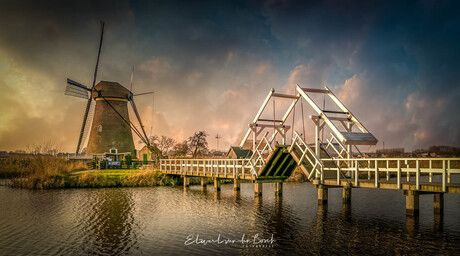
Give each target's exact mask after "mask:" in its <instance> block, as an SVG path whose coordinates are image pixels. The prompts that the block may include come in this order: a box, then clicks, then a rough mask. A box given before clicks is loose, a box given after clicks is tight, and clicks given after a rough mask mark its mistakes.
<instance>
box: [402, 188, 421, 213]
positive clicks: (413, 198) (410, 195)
mask: <svg viewBox="0 0 460 256" xmlns="http://www.w3.org/2000/svg"><path fill="white" fill-rule="evenodd" d="M404 194H405V195H406V215H409V216H415V215H418V212H419V193H418V192H417V191H413V190H406V191H404Z"/></svg>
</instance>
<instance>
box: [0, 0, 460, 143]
mask: <svg viewBox="0 0 460 256" xmlns="http://www.w3.org/2000/svg"><path fill="white" fill-rule="evenodd" d="M459 11H460V4H459V3H458V2H457V1H290V0H267V1H123V0H120V1H89V0H88V1H5V0H0V150H8V151H9V150H16V149H25V148H26V147H27V145H32V144H40V143H43V142H44V141H53V142H55V143H57V144H59V145H61V146H62V148H63V150H64V151H68V152H73V151H74V150H75V148H76V144H77V141H78V135H79V131H80V128H81V122H82V119H83V114H84V110H85V105H86V101H85V100H84V99H79V98H75V97H70V96H66V95H64V90H65V86H66V78H71V79H73V80H75V81H78V82H80V83H82V84H86V85H91V83H92V77H93V72H94V66H95V63H96V57H97V50H98V44H99V37H100V21H101V20H103V21H104V22H105V25H106V26H105V34H104V43H103V46H102V54H101V60H100V64H99V72H98V77H97V80H98V81H100V80H107V81H117V82H119V83H121V84H122V85H124V86H125V87H127V88H128V89H129V88H130V86H131V85H130V84H131V82H130V78H131V70H132V67H133V66H134V69H135V72H134V80H133V92H134V93H141V92H146V91H152V90H153V91H154V92H155V93H154V95H153V96H152V95H149V96H139V97H137V98H136V99H135V101H136V104H137V107H138V109H139V112H140V114H141V117H142V120H143V122H144V124H145V126H146V130H147V133H148V134H152V135H166V136H170V137H173V138H175V139H176V140H177V141H181V140H184V139H187V138H188V137H189V136H190V135H192V134H193V133H194V132H195V131H199V130H205V131H207V132H208V134H209V140H208V142H209V147H210V148H211V149H215V148H216V146H217V145H216V139H215V136H216V135H217V134H219V135H220V136H221V137H222V138H221V139H220V140H219V149H220V150H226V149H228V147H229V146H230V145H238V144H239V143H240V141H241V140H242V138H243V135H244V133H245V132H246V129H247V125H248V123H250V122H251V121H252V119H253V118H254V116H255V114H256V113H257V110H258V108H259V107H260V105H261V103H262V102H263V100H264V99H265V97H266V95H267V93H268V92H269V90H270V89H271V88H275V90H276V91H277V92H284V93H294V87H295V84H299V85H300V86H302V87H309V88H323V87H324V86H327V87H329V88H330V89H331V90H332V91H333V92H334V93H335V94H336V95H337V96H338V97H339V98H340V99H341V100H342V102H344V103H345V105H346V106H347V107H348V108H349V109H350V110H351V111H352V112H353V114H355V115H356V116H357V117H358V119H359V120H360V121H361V122H362V123H363V124H364V125H365V127H366V128H367V129H368V130H369V131H370V132H372V133H373V134H374V135H375V137H377V139H378V140H379V143H378V144H377V145H376V146H373V147H371V148H369V150H375V149H378V148H382V147H383V143H384V144H385V147H386V148H389V147H404V148H405V149H406V151H409V150H412V149H418V148H426V147H428V146H430V145H450V146H457V147H458V146H460V128H459V127H460V114H458V111H459V110H460V82H459V81H460V72H459V70H460V63H459V60H460V15H458V12H459ZM296 111H297V118H298V117H300V114H299V113H300V109H297V110H296ZM305 111H306V112H305V115H304V116H305V119H308V114H313V112H312V111H311V109H308V107H307V106H306V107H305ZM276 114H277V115H281V114H282V113H281V112H280V111H278V112H276ZM131 118H132V119H134V116H131ZM305 122H309V123H311V121H309V120H306V121H305ZM300 126H301V125H299V121H296V122H295V123H294V130H299V129H301V128H300ZM310 128H311V127H309V128H308V129H307V131H306V134H308V136H312V135H311V134H313V132H312V130H311V129H310ZM137 141H139V139H137V138H135V142H136V146H137V147H138V148H140V147H141V146H142V145H140V144H138V143H137Z"/></svg>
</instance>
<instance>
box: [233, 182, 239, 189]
mask: <svg viewBox="0 0 460 256" xmlns="http://www.w3.org/2000/svg"><path fill="white" fill-rule="evenodd" d="M233 190H235V191H238V190H240V180H238V179H233Z"/></svg>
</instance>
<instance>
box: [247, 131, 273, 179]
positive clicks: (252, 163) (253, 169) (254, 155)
mask: <svg viewBox="0 0 460 256" xmlns="http://www.w3.org/2000/svg"><path fill="white" fill-rule="evenodd" d="M267 135H268V132H266V133H265V134H264V136H263V137H262V139H261V140H260V141H259V144H257V147H256V148H255V150H254V152H252V155H251V157H250V158H249V160H248V162H247V163H246V166H247V167H250V168H251V174H252V176H253V177H257V175H258V173H257V168H256V167H258V165H257V164H258V163H259V162H261V163H262V165H260V166H263V165H265V164H266V162H265V159H264V157H263V154H264V152H265V150H267V147H268V151H270V152H273V148H272V147H271V145H270V144H271V141H269V140H267ZM264 141H265V145H264V147H263V148H262V149H261V150H259V148H260V146H261V145H262V142H264ZM254 158H256V159H255V160H254Z"/></svg>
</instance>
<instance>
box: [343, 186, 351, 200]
mask: <svg viewBox="0 0 460 256" xmlns="http://www.w3.org/2000/svg"><path fill="white" fill-rule="evenodd" d="M342 201H343V203H344V204H349V203H351V186H350V185H349V184H347V186H346V187H343V189H342Z"/></svg>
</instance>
